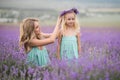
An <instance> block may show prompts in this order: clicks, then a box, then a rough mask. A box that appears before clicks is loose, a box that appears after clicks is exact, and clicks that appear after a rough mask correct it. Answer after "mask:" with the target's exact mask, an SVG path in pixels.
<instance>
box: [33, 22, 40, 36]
mask: <svg viewBox="0 0 120 80" xmlns="http://www.w3.org/2000/svg"><path fill="white" fill-rule="evenodd" d="M34 27H35V28H34V32H35V34H36V35H37V34H39V33H40V26H39V23H38V22H37V21H36V22H34Z"/></svg>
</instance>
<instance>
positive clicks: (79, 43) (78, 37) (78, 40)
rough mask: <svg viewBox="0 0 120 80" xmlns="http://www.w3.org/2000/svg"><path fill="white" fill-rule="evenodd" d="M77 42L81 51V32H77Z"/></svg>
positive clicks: (79, 51)
mask: <svg viewBox="0 0 120 80" xmlns="http://www.w3.org/2000/svg"><path fill="white" fill-rule="evenodd" d="M77 43H78V53H79V55H80V53H81V42H80V32H79V33H78V34H77Z"/></svg>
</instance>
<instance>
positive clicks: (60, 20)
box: [56, 16, 62, 26]
mask: <svg viewBox="0 0 120 80" xmlns="http://www.w3.org/2000/svg"><path fill="white" fill-rule="evenodd" d="M61 22H62V18H61V17H60V16H59V17H58V19H57V23H56V25H57V26H60V25H61Z"/></svg>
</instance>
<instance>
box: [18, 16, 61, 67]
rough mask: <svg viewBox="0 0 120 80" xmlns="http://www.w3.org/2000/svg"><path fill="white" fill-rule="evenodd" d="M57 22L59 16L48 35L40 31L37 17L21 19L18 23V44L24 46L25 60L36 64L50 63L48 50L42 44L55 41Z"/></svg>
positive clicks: (44, 64) (58, 22)
mask: <svg viewBox="0 0 120 80" xmlns="http://www.w3.org/2000/svg"><path fill="white" fill-rule="evenodd" d="M59 24H60V18H58V21H57V24H56V27H55V29H54V31H53V33H52V34H51V35H50V34H45V33H42V32H41V31H40V27H39V26H40V25H39V20H38V19H35V18H27V19H24V20H23V22H22V23H21V25H20V46H24V49H25V52H26V53H27V62H29V63H32V64H34V65H37V66H46V65H48V64H49V63H50V59H49V56H48V52H47V50H46V48H45V47H44V46H45V45H47V44H50V43H53V42H54V41H55V38H56V34H57V32H58V28H59Z"/></svg>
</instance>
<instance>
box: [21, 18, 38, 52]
mask: <svg viewBox="0 0 120 80" xmlns="http://www.w3.org/2000/svg"><path fill="white" fill-rule="evenodd" d="M36 21H37V22H39V20H38V19H36V18H26V19H24V20H23V21H22V22H21V24H20V39H19V45H20V47H22V46H23V47H24V49H25V52H28V51H29V50H30V46H29V45H28V43H29V40H31V39H33V38H35V37H36V35H35V33H34V22H36Z"/></svg>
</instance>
